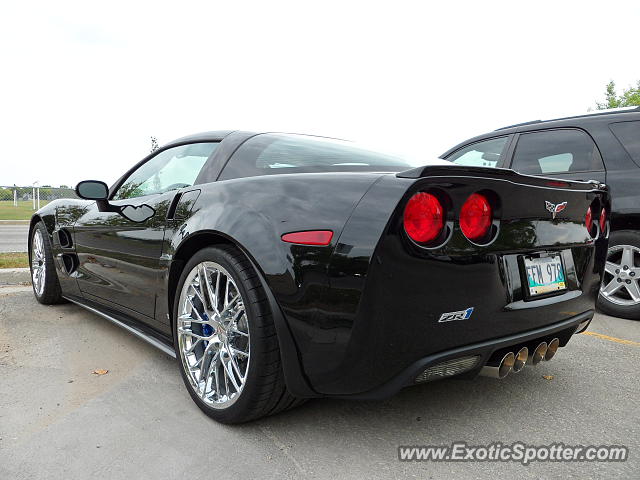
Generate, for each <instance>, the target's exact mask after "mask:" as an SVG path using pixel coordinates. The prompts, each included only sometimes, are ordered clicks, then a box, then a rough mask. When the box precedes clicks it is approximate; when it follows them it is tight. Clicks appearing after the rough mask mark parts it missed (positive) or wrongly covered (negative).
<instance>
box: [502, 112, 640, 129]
mask: <svg viewBox="0 0 640 480" xmlns="http://www.w3.org/2000/svg"><path fill="white" fill-rule="evenodd" d="M633 112H640V106H634V107H620V108H610V109H607V110H595V111H593V112H587V113H582V114H579V115H570V116H568V117H560V118H550V119H547V120H533V121H531V122H522V123H516V124H514V125H508V126H506V127H500V128H497V129H496V132H497V131H498V130H506V129H508V128H514V127H522V126H525V125H533V124H535V123H542V122H553V121H556V120H568V119H570V118H583V117H597V116H600V115H613V114H617V113H618V114H619V113H633Z"/></svg>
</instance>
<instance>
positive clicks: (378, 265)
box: [32, 132, 610, 397]
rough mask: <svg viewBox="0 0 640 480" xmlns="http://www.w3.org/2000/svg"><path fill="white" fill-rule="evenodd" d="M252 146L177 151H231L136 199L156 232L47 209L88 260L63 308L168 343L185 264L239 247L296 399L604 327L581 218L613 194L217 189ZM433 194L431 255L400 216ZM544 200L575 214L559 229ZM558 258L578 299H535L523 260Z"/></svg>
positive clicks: (499, 183) (282, 179)
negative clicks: (472, 230)
mask: <svg viewBox="0 0 640 480" xmlns="http://www.w3.org/2000/svg"><path fill="white" fill-rule="evenodd" d="M253 135H255V134H253V133H250V132H231V133H230V132H212V133H209V134H202V135H195V136H192V137H188V138H187V139H181V140H179V141H176V142H173V143H172V144H170V146H173V145H179V144H184V143H188V142H202V141H220V142H221V145H220V146H219V147H218V149H216V153H215V154H214V155H213V157H212V158H211V159H209V160H208V161H207V164H206V166H205V169H204V170H203V171H202V172H201V174H200V176H199V177H198V179H197V181H196V185H194V186H192V187H188V188H184V189H182V190H178V191H172V192H167V193H165V194H160V195H156V196H152V198H148V197H140V198H138V199H135V202H138V203H139V204H142V203H145V204H147V205H150V206H151V207H152V208H154V210H155V215H154V216H153V217H151V218H150V219H148V220H147V221H145V222H144V223H140V224H132V222H130V221H128V220H126V219H125V218H123V217H121V216H118V214H116V213H104V212H99V211H98V208H97V205H96V204H95V202H90V201H84V200H63V201H57V202H52V203H51V204H49V205H47V206H45V207H44V208H43V209H41V210H39V211H38V212H37V213H36V215H35V216H34V218H33V221H32V225H33V222H35V221H37V220H40V219H41V220H43V221H44V222H45V224H46V226H47V229H48V231H49V233H50V235H51V238H52V240H53V242H54V253H55V254H56V255H62V254H65V253H66V254H69V255H76V258H77V259H78V262H79V264H78V267H77V268H76V269H75V270H74V271H73V272H71V273H68V272H66V271H65V268H64V265H62V263H61V262H57V269H58V275H59V277H60V279H61V284H62V287H63V291H64V295H65V296H68V297H70V298H73V299H74V301H78V302H82V301H83V300H84V301H86V302H87V304H90V305H91V307H92V308H98V309H99V308H101V307H100V306H102V308H104V309H105V311H107V310H108V312H110V313H109V315H111V316H112V317H114V318H115V317H118V318H119V319H122V321H123V322H124V321H126V322H129V323H131V324H134V325H139V326H140V329H141V330H147V331H151V332H153V335H154V336H155V337H157V338H160V339H162V341H164V342H165V343H167V344H170V343H171V342H172V324H171V312H172V304H173V296H174V289H175V285H176V282H177V277H179V275H180V272H181V268H182V266H183V265H184V262H185V259H187V258H188V255H189V252H192V251H193V249H194V248H198V246H202V245H208V244H211V243H216V242H220V243H232V244H234V245H236V246H237V247H238V248H239V249H240V250H242V251H243V252H244V253H245V254H246V255H247V257H248V258H249V259H250V260H251V262H252V263H253V264H254V266H255V267H256V269H257V271H258V273H259V275H260V278H261V280H262V282H263V285H264V286H265V288H266V289H267V294H268V297H269V301H270V303H271V307H272V310H273V311H274V317H275V318H276V328H277V331H278V336H279V341H280V346H281V353H282V360H283V366H284V369H285V377H286V381H287V385H288V387H289V389H290V390H291V391H292V393H294V394H296V395H299V396H320V395H335V396H364V397H367V396H368V397H379V396H385V395H389V394H392V393H393V391H394V390H397V389H398V388H400V387H402V386H404V385H405V384H407V383H411V375H414V373H416V372H414V370H415V369H416V368H418V367H419V368H424V366H425V365H427V364H428V363H429V362H431V361H435V359H438V358H443V357H446V355H448V354H450V353H451V352H456V351H458V350H460V349H464V348H467V349H469V348H477V349H479V350H478V351H479V352H481V354H482V355H483V356H487V355H489V354H491V352H492V351H493V350H495V349H496V348H498V347H499V346H503V345H504V344H505V342H509V341H513V342H516V341H517V339H518V338H525V337H526V336H527V335H529V333H528V332H538V331H539V332H551V331H553V330H554V329H557V328H560V327H558V325H560V326H562V328H563V329H567V328H569V327H570V328H573V330H572V332H573V331H575V327H576V326H577V323H576V322H578V320H581V319H583V318H584V317H585V315H586V316H589V315H592V314H593V308H594V304H595V300H596V295H597V289H598V285H599V282H600V278H601V271H602V268H603V265H604V258H605V254H606V248H607V239H606V233H605V234H603V235H600V236H599V237H598V238H597V239H596V240H594V239H592V238H591V237H590V236H589V235H588V233H587V231H586V229H585V227H584V214H585V212H586V210H587V207H588V206H589V204H591V203H592V202H597V203H598V204H600V205H604V206H607V207H608V208H609V206H610V205H609V202H610V201H609V197H608V194H607V191H606V189H605V188H604V187H603V186H601V185H598V184H589V183H583V182H569V183H567V184H566V186H565V187H564V188H558V187H557V186H550V185H549V184H548V181H547V180H545V179H541V178H539V177H529V176H523V175H518V174H516V173H515V172H513V171H510V170H500V171H496V170H490V169H483V168H467V167H453V166H451V167H447V166H445V167H435V166H434V167H424V168H421V169H416V170H412V171H409V172H405V173H402V174H396V173H395V172H358V173H355V172H353V173H300V174H282V175H268V176H260V177H250V178H241V179H233V180H225V181H215V180H216V179H217V178H218V176H219V173H220V171H221V169H222V168H223V166H224V164H225V163H226V162H227V161H228V159H229V157H230V156H232V155H233V153H234V152H235V150H236V149H237V148H238V146H239V145H241V144H242V142H243V141H245V140H246V139H248V138H251V137H252V136H253ZM165 148H166V147H165ZM124 178H125V177H123V178H122V179H121V180H119V181H118V182H116V185H115V186H114V187H116V186H117V185H118V184H119V183H121V182H122V181H123V179H124ZM114 187H112V189H111V192H112V194H113V192H114V190H115V188H114ZM436 190H437V191H438V192H441V193H443V194H444V195H447V196H448V198H450V201H451V205H450V208H449V209H448V212H447V225H448V228H449V229H450V236H449V238H448V240H447V242H446V243H444V244H443V245H441V246H437V247H436V248H424V247H422V246H419V245H417V244H415V243H413V242H412V241H411V240H410V239H409V238H408V237H407V235H406V233H405V232H404V228H403V225H402V212H403V209H404V205H405V204H406V202H407V200H408V199H409V197H410V196H411V195H412V194H413V193H415V192H417V191H436ZM476 191H491V192H493V193H494V194H495V195H496V198H497V199H498V200H496V201H497V202H498V203H497V204H496V210H495V212H496V221H495V235H494V238H493V239H492V241H491V242H489V243H488V244H486V245H475V244H473V243H472V242H470V241H469V240H467V239H466V237H464V235H463V234H462V232H461V231H460V229H459V226H458V222H457V218H458V215H459V209H460V206H461V205H462V203H463V202H464V200H465V199H466V198H467V197H468V195H470V194H471V193H473V192H476ZM545 201H551V202H554V203H559V202H562V201H568V202H569V203H568V207H567V209H566V211H565V212H563V215H562V216H561V217H560V218H558V219H555V220H553V219H552V218H551V216H550V214H549V212H548V211H546V209H545V208H544V202H545ZM113 203H117V202H113ZM60 229H67V230H68V231H69V232H70V234H71V237H72V239H73V245H72V246H70V247H68V248H63V247H62V246H61V245H60V243H59V242H58V241H57V240H56V238H57V232H58V231H59V230H60ZM301 230H332V231H333V232H334V236H333V239H332V240H331V243H330V244H329V245H327V246H304V245H295V244H290V243H285V242H283V241H282V240H281V236H282V235H283V234H284V233H288V232H295V231H301ZM547 251H553V252H561V254H562V256H563V259H564V264H565V268H566V274H567V281H568V282H567V283H568V290H567V292H566V293H564V294H562V295H558V296H553V297H549V298H544V299H537V300H534V301H528V300H527V299H526V298H524V295H523V291H522V285H521V278H520V270H519V267H518V258H519V256H521V255H523V254H537V253H541V252H547ZM471 306H473V307H475V311H474V314H473V317H472V318H471V319H469V320H467V321H461V322H450V323H439V322H438V319H439V317H440V315H441V314H442V313H445V312H451V311H456V310H460V309H464V308H467V307H471ZM114 312H115V313H114ZM556 327H557V328H556ZM541 334H542V333H541ZM565 343H566V342H565ZM483 358H484V357H483Z"/></svg>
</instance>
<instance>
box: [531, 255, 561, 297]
mask: <svg viewBox="0 0 640 480" xmlns="http://www.w3.org/2000/svg"><path fill="white" fill-rule="evenodd" d="M524 268H525V272H526V274H527V280H528V282H529V295H530V296H535V295H544V294H545V293H553V292H557V291H559V290H565V289H566V288H567V285H566V283H565V278H564V270H563V268H562V259H561V257H560V255H549V256H548V257H525V258H524Z"/></svg>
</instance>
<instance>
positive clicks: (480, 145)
mask: <svg viewBox="0 0 640 480" xmlns="http://www.w3.org/2000/svg"><path fill="white" fill-rule="evenodd" d="M508 138H509V137H498V138H492V139H490V140H483V141H481V142H477V143H473V144H471V145H469V146H467V147H464V148H461V149H460V150H457V151H455V152H454V153H452V154H451V155H449V156H448V157H447V158H446V160H448V161H450V162H453V163H455V164H456V165H465V166H468V167H495V166H496V165H498V162H500V158H501V157H502V154H503V152H504V148H505V146H506V145H507V140H508Z"/></svg>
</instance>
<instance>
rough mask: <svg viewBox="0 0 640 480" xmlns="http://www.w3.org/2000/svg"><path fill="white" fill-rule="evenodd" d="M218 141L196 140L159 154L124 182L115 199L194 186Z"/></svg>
mask: <svg viewBox="0 0 640 480" xmlns="http://www.w3.org/2000/svg"><path fill="white" fill-rule="evenodd" d="M217 146H218V144H217V143H192V144H189V145H181V146H179V147H173V148H169V149H167V150H164V151H162V152H160V153H159V154H157V155H156V156H155V157H153V158H151V159H150V160H148V161H147V162H145V163H144V164H143V165H141V166H140V167H139V168H138V169H137V170H135V171H134V172H133V173H132V174H131V175H129V177H128V178H127V179H126V180H125V181H124V183H123V184H122V185H120V188H118V191H117V192H116V193H115V195H114V196H113V199H114V200H122V199H125V198H135V197H142V196H144V195H153V194H157V193H164V192H168V191H169V190H177V189H179V188H183V187H189V186H191V185H193V182H195V180H196V178H197V177H198V174H199V173H200V170H202V167H203V166H204V164H205V162H206V161H207V159H208V158H209V157H210V156H211V154H212V153H213V151H214V150H215V149H216V147H217Z"/></svg>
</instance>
